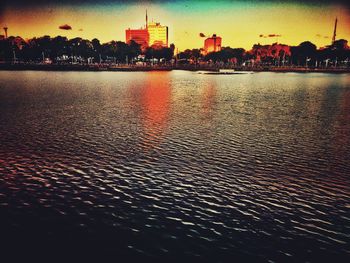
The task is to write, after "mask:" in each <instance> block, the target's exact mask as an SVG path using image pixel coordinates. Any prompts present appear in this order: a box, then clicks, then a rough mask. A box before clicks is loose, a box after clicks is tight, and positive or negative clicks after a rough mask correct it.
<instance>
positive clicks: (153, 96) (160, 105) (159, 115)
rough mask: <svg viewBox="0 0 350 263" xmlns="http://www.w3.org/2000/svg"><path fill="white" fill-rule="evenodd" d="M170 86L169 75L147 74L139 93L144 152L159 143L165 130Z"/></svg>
mask: <svg viewBox="0 0 350 263" xmlns="http://www.w3.org/2000/svg"><path fill="white" fill-rule="evenodd" d="M170 102H171V86H170V73H169V72H161V71H154V72H149V73H148V74H147V77H146V79H145V85H144V87H143V90H142V93H141V105H142V111H141V112H142V116H141V118H142V123H143V129H144V137H143V138H144V139H143V142H142V143H143V145H144V148H145V149H146V150H148V149H150V148H154V147H156V146H157V145H159V143H160V142H161V139H162V135H163V133H164V131H165V130H166V127H167V124H168V118H169V112H170Z"/></svg>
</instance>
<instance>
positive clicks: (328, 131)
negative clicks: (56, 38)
mask: <svg viewBox="0 0 350 263" xmlns="http://www.w3.org/2000/svg"><path fill="white" fill-rule="evenodd" d="M0 109H1V114H0V138H1V145H0V174H1V176H0V215H1V217H0V218H1V219H0V233H1V239H2V241H1V243H2V248H4V251H7V252H8V255H9V256H11V257H14V258H15V257H16V256H18V255H19V254H21V253H25V257H28V256H33V257H40V256H43V255H45V254H46V253H47V254H48V255H49V256H50V257H51V258H55V257H62V258H63V259H64V258H65V257H66V256H67V255H68V253H70V254H72V255H74V256H77V257H78V258H81V257H87V258H89V257H96V258H98V259H101V258H105V259H108V258H113V259H115V260H117V259H119V258H129V259H130V258H137V257H139V259H142V260H143V261H145V260H159V259H162V260H167V261H171V260H174V261H177V262H179V260H180V259H187V260H191V261H200V262H232V260H234V259H236V260H240V261H241V262H248V261H259V262H268V261H270V262H307V261H309V262H320V261H321V260H325V259H327V260H330V259H331V260H334V261H337V260H338V262H345V261H346V258H349V257H350V245H349V244H350V187H349V186H350V177H349V175H350V161H349V160H350V75H346V74H342V75H337V74H317V73H315V74H313V73H310V74H296V73H286V74H279V73H256V74H249V75H201V74H196V73H194V72H184V71H173V72H146V73H143V72H130V73H127V72H120V73H119V72H35V71H22V72H5V71H2V72H0ZM23 251H24V252H23ZM22 255H23V254H22ZM69 258H70V257H69ZM96 262H98V261H96Z"/></svg>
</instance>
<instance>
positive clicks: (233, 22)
mask: <svg viewBox="0 0 350 263" xmlns="http://www.w3.org/2000/svg"><path fill="white" fill-rule="evenodd" d="M146 9H147V10H148V13H149V20H152V19H154V21H157V22H161V24H163V25H167V26H168V27H169V43H175V45H176V47H177V48H179V50H180V51H181V50H184V49H186V48H200V47H202V46H203V42H204V38H200V37H199V33H201V32H202V33H204V34H206V35H210V34H213V33H216V34H217V35H219V36H221V37H222V38H223V42H222V45H223V46H231V47H243V48H245V49H250V48H251V47H252V45H253V44H256V43H261V44H271V43H273V42H276V40H278V42H279V43H284V44H289V45H298V44H300V43H301V42H302V41H304V40H309V41H312V42H313V43H315V44H316V45H317V46H318V47H321V46H325V45H328V44H330V42H331V38H332V33H333V26H334V20H335V17H338V31H337V39H340V38H345V39H348V40H350V26H349V25H350V8H349V6H347V5H346V2H343V1H333V2H332V1H311V2H309V3H308V4H305V3H302V2H301V1H254V0H251V1H242V0H237V1H234V0H226V1H225V0H215V1H213V0H207V1H206V0H204V1H189V0H177V1H122V0H116V1H113V0H105V1H102V2H99V3H94V1H92V0H87V1H72V0H70V1H68V0H64V1H60V2H58V1H54V0H48V1H43V0H39V1H32V0H27V1H25V0H12V1H5V3H4V4H1V6H0V26H1V27H3V26H5V25H6V26H8V28H9V35H16V36H17V35H19V36H22V37H24V38H31V37H35V36H36V37H38V36H43V35H50V36H52V37H54V36H57V35H62V36H67V37H68V38H73V37H77V36H79V37H82V38H87V39H90V40H91V39H93V38H95V37H96V38H98V39H100V40H101V42H108V41H110V40H121V41H125V29H126V28H129V27H130V28H140V27H141V26H143V25H144V24H145V10H146ZM64 24H68V25H70V26H71V27H72V30H62V29H59V26H61V25H64ZM261 34H263V35H269V34H280V35H282V36H281V37H279V38H278V39H277V38H275V37H273V38H262V37H259V35H261Z"/></svg>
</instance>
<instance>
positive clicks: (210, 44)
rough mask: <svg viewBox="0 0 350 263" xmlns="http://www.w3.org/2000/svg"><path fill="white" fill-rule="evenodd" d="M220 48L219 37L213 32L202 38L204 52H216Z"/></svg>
mask: <svg viewBox="0 0 350 263" xmlns="http://www.w3.org/2000/svg"><path fill="white" fill-rule="evenodd" d="M220 50H221V37H218V36H216V34H214V35H213V36H212V37H208V38H207V39H206V40H204V52H205V54H208V53H210V52H217V51H220Z"/></svg>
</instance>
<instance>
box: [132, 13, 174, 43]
mask: <svg viewBox="0 0 350 263" xmlns="http://www.w3.org/2000/svg"><path fill="white" fill-rule="evenodd" d="M125 37H126V43H128V44H129V43H130V41H131V40H134V41H135V42H136V43H138V44H140V45H141V48H142V49H145V48H147V47H149V46H158V47H168V27H167V26H162V25H161V24H160V23H155V22H150V23H148V15H147V10H146V28H141V29H130V28H129V29H127V30H125Z"/></svg>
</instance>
